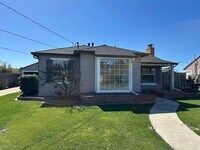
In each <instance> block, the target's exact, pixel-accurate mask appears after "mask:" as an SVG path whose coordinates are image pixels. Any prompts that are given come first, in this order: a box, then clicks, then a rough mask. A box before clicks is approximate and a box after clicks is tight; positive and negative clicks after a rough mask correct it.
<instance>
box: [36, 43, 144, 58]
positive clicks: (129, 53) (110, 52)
mask: <svg viewBox="0 0 200 150" xmlns="http://www.w3.org/2000/svg"><path fill="white" fill-rule="evenodd" d="M81 51H82V52H84V51H87V52H94V53H95V54H96V55H99V56H100V55H103V56H126V57H135V56H136V55H141V56H146V55H147V54H146V53H142V52H138V51H133V50H128V49H124V48H118V47H113V46H108V45H101V46H95V47H88V46H85V45H82V46H79V49H78V48H77V46H73V47H66V48H58V49H50V50H42V51H36V52H32V54H33V55H36V56H37V55H39V54H65V55H73V54H74V52H81Z"/></svg>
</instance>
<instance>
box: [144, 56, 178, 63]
mask: <svg viewBox="0 0 200 150" xmlns="http://www.w3.org/2000/svg"><path fill="white" fill-rule="evenodd" d="M141 63H143V64H145V63H146V64H150V63H153V64H174V65H177V64H178V63H176V62H171V61H167V60H163V59H160V58H158V57H156V56H153V55H148V56H145V57H142V58H141Z"/></svg>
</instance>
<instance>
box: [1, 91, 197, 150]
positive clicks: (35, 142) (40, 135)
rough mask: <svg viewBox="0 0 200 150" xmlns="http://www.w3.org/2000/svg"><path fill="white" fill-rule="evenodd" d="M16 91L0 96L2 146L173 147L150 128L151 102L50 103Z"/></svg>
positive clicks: (39, 147)
mask: <svg viewBox="0 0 200 150" xmlns="http://www.w3.org/2000/svg"><path fill="white" fill-rule="evenodd" d="M17 95H18V94H11V95H7V96H2V97H0V129H7V132H6V133H2V134H0V149H171V148H170V147H169V146H168V145H167V144H166V143H165V142H164V141H163V140H162V139H161V138H160V137H159V136H158V135H157V134H156V132H154V131H153V130H152V129H151V124H150V121H149V117H148V111H149V110H150V108H151V106H152V105H123V106H120V105H115V106H101V107H98V106H91V107H83V106H82V107H72V108H71V107H48V106H45V105H43V104H41V103H40V102H27V101H26V102H19V101H18V102H17V101H15V100H14V99H15V97H16V96H17ZM199 121H200V120H199Z"/></svg>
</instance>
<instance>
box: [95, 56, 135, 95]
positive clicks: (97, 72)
mask: <svg viewBox="0 0 200 150" xmlns="http://www.w3.org/2000/svg"><path fill="white" fill-rule="evenodd" d="M100 59H126V60H128V61H129V89H128V90H100ZM132 62H133V58H121V57H96V59H95V84H96V85H95V88H96V93H129V92H132V88H133V86H132V80H133V79H132Z"/></svg>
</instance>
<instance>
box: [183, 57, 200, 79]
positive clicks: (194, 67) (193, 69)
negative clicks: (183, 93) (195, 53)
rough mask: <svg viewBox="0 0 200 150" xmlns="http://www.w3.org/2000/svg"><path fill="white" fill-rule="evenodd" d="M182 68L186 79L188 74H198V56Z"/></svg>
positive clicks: (199, 69) (199, 59)
mask: <svg viewBox="0 0 200 150" xmlns="http://www.w3.org/2000/svg"><path fill="white" fill-rule="evenodd" d="M183 70H184V71H185V73H186V78H187V79H188V77H189V76H191V77H195V76H196V75H200V56H199V57H197V58H195V59H194V60H193V61H192V62H191V63H189V64H188V65H187V66H186V67H185V68H184V69H183Z"/></svg>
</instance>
